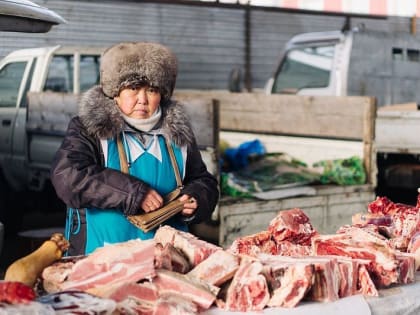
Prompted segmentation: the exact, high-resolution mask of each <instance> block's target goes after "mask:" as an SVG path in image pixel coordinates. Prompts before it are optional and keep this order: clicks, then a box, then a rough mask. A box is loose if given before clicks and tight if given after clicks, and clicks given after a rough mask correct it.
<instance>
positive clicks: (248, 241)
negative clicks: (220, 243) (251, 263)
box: [230, 231, 277, 256]
mask: <svg viewBox="0 0 420 315" xmlns="http://www.w3.org/2000/svg"><path fill="white" fill-rule="evenodd" d="M230 251H232V252H233V253H234V254H244V255H249V256H257V255H258V254H259V253H266V254H273V255H275V254H277V244H276V242H275V241H274V239H273V237H272V235H271V232H269V231H262V232H260V233H256V234H252V235H248V236H243V237H240V238H237V239H236V240H234V241H233V243H232V245H231V246H230Z"/></svg>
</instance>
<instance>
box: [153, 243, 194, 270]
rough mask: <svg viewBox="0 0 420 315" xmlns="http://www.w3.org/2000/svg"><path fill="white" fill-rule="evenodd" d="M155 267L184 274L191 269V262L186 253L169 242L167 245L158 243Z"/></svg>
mask: <svg viewBox="0 0 420 315" xmlns="http://www.w3.org/2000/svg"><path fill="white" fill-rule="evenodd" d="M155 268H156V269H166V270H169V271H175V272H179V273H183V274H184V273H187V272H188V271H190V270H191V266H190V263H189V262H188V259H187V258H186V257H185V255H184V254H183V253H182V252H181V251H180V250H178V249H176V248H175V247H174V246H173V245H172V244H169V243H166V244H165V245H162V244H161V243H156V249H155Z"/></svg>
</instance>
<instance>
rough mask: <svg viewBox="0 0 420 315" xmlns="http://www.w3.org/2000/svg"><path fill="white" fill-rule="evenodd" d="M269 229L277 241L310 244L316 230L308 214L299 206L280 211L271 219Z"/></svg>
mask: <svg viewBox="0 0 420 315" xmlns="http://www.w3.org/2000/svg"><path fill="white" fill-rule="evenodd" d="M268 231H269V232H270V233H271V235H272V237H273V238H274V240H275V241H276V243H281V241H290V242H291V243H294V244H300V245H310V244H311V238H312V236H314V235H315V234H317V232H316V231H315V230H314V228H313V226H312V224H311V222H310V221H309V218H308V216H307V215H306V214H305V213H304V212H303V211H302V210H301V209H299V208H294V209H290V210H283V211H280V212H279V214H278V215H277V216H276V217H275V218H274V219H273V220H271V222H270V224H269V226H268Z"/></svg>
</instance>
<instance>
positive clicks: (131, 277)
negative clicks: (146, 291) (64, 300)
mask: <svg viewBox="0 0 420 315" xmlns="http://www.w3.org/2000/svg"><path fill="white" fill-rule="evenodd" d="M154 253H155V242H154V241H153V240H147V241H141V240H131V241H127V242H124V243H118V244H113V245H107V246H104V247H102V248H99V249H97V250H95V251H94V252H93V253H92V254H90V255H89V256H87V257H86V258H84V259H81V260H79V261H77V262H76V264H75V265H74V267H73V269H72V272H71V273H70V274H69V276H68V280H67V281H65V282H64V283H63V284H62V289H63V290H82V291H86V290H89V289H97V288H98V287H101V286H110V285H114V284H118V283H125V282H137V281H139V280H142V279H146V278H151V277H153V276H154V275H155V269H154Z"/></svg>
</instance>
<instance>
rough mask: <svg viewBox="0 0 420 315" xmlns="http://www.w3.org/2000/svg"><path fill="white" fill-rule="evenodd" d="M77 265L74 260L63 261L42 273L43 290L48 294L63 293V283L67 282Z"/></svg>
mask: <svg viewBox="0 0 420 315" xmlns="http://www.w3.org/2000/svg"><path fill="white" fill-rule="evenodd" d="M74 264H75V260H74V259H67V258H64V259H61V260H59V261H57V262H55V263H53V264H52V265H50V266H48V267H47V268H45V269H44V270H43V271H42V274H41V279H42V286H43V289H44V290H45V291H46V292H48V293H54V292H58V291H62V286H63V283H64V282H65V281H66V280H67V278H68V276H69V275H70V273H71V272H72V269H73V266H74Z"/></svg>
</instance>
